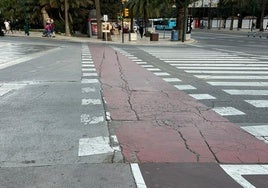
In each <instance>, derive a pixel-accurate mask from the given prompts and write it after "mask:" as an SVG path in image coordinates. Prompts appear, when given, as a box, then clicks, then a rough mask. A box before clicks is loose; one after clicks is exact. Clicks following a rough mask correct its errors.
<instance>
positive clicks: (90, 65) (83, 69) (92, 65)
mask: <svg viewBox="0 0 268 188" xmlns="http://www.w3.org/2000/svg"><path fill="white" fill-rule="evenodd" d="M87 67H89V68H94V67H95V65H94V64H89V65H88V66H87ZM87 69H88V68H82V71H86V70H87Z"/></svg>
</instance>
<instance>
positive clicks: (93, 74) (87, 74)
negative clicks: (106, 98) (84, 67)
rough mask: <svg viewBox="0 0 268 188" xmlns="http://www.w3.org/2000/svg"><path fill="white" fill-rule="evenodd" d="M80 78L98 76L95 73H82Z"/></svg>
mask: <svg viewBox="0 0 268 188" xmlns="http://www.w3.org/2000/svg"><path fill="white" fill-rule="evenodd" d="M82 76H83V77H87V76H98V74H97V73H95V72H92V73H91V72H84V73H82Z"/></svg>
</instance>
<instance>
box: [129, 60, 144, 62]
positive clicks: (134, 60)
mask: <svg viewBox="0 0 268 188" xmlns="http://www.w3.org/2000/svg"><path fill="white" fill-rule="evenodd" d="M131 61H134V62H141V61H142V60H141V59H131Z"/></svg>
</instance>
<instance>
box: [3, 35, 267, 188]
mask: <svg viewBox="0 0 268 188" xmlns="http://www.w3.org/2000/svg"><path fill="white" fill-rule="evenodd" d="M192 37H193V38H194V39H195V40H196V41H197V42H195V43H192V44H182V45H178V46H174V45H172V46H165V47H163V46H152V45H149V46H146V45H140V46H139V45H135V46H133V45H131V46H129V45H122V44H112V45H105V44H104V47H109V48H112V49H114V50H115V51H117V52H118V53H119V52H120V53H122V54H125V55H126V54H128V55H131V56H128V57H129V59H130V60H131V61H133V62H136V63H137V64H138V65H139V66H141V67H142V69H143V70H145V72H144V74H147V73H146V72H151V73H153V74H154V76H155V77H160V78H163V77H165V76H167V77H168V78H171V79H176V82H170V80H169V81H167V82H169V83H170V84H171V85H173V86H174V87H175V88H177V89H178V90H179V91H182V92H184V93H186V94H187V95H190V96H191V97H192V98H193V99H195V100H196V102H200V103H203V104H204V105H206V106H207V107H208V108H209V109H212V110H214V111H215V112H217V113H218V114H220V115H221V116H223V117H225V118H227V119H228V120H230V121H231V122H233V123H235V124H236V125H237V126H240V127H242V128H243V129H244V130H246V131H247V132H249V133H250V134H252V135H253V136H255V137H256V139H260V140H261V142H266V143H267V142H268V138H267V137H268V131H267V130H268V128H267V127H268V117H267V108H268V104H267V103H268V82H267V80H268V78H267V76H268V61H267V58H268V56H267V55H266V51H267V46H266V45H267V42H268V39H267V40H266V39H265V38H262V39H260V38H253V37H248V36H247V33H224V32H222V33H218V32H212V33H208V32H205V31H195V32H193V35H192ZM95 46H96V44H89V47H88V45H87V44H86V43H81V42H68V41H58V40H50V39H44V38H43V39H38V38H36V39H34V38H24V37H22V38H17V37H4V38H1V41H0V54H1V57H2V58H1V59H0V86H1V87H0V114H1V119H0V129H1V131H0V133H1V135H0V140H1V145H0V151H1V152H0V153H1V154H0V159H1V160H0V167H1V169H0V187H136V186H137V187H145V185H144V184H143V183H144V182H145V184H146V185H147V187H225V186H226V185H228V187H240V186H241V185H243V186H244V187H245V185H248V184H247V183H248V182H250V184H249V185H250V186H251V185H254V186H255V187H265V186H267V184H268V183H267V174H268V170H267V169H268V168H267V167H266V166H267V165H266V166H265V165H263V166H261V165H258V164H257V163H261V162H260V161H256V163H254V164H251V165H252V166H250V165H249V166H247V165H245V166H239V164H233V166H232V165H231V166H228V165H226V166H224V165H223V166H221V167H220V165H219V164H217V163H171V164H166V163H141V164H139V165H136V164H137V163H134V162H135V160H137V161H136V162H139V159H133V161H134V162H131V165H130V164H129V162H127V161H126V158H127V157H126V156H122V154H121V151H120V147H118V146H119V145H120V143H118V140H117V137H116V136H117V134H116V132H115V131H114V130H113V129H112V128H111V127H109V126H108V124H109V121H106V120H109V114H107V106H108V107H109V101H108V103H107V104H106V101H105V96H104V94H103V85H102V84H103V83H102V82H100V80H99V78H100V77H103V75H101V72H97V71H96V69H100V68H103V69H104V67H102V66H103V65H104V64H103V63H104V60H105V58H106V59H109V57H105V55H107V54H105V53H103V54H98V53H99V52H98V51H97V52H94V47H95ZM91 48H92V49H91ZM89 49H90V50H89ZM93 52H94V53H93ZM91 53H93V54H91ZM93 56H94V58H95V60H94V61H93V58H92V57H93ZM130 57H132V58H130ZM98 58H99V59H98ZM136 60H137V61H136ZM138 60H139V61H138ZM95 61H96V62H95ZM139 62H147V63H146V64H142V63H139ZM119 65H120V64H119ZM116 66H118V65H116ZM133 67H134V68H137V67H135V66H133ZM119 70H120V71H121V72H120V73H121V74H120V75H119V77H120V78H121V79H122V80H123V83H118V85H119V87H121V86H122V88H124V89H125V90H127V91H128V85H127V80H125V78H124V67H123V65H122V67H120V66H119ZM97 73H98V74H97ZM106 74H107V75H108V76H109V71H108V72H107V73H106ZM111 76H112V75H111ZM150 77H152V75H150ZM108 80H109V77H108ZM137 80H138V79H137ZM148 80H149V78H148ZM148 80H146V82H147V81H148ZM109 81H111V83H112V82H113V80H109ZM142 82H144V81H142ZM146 82H145V83H146ZM159 83H160V82H159ZM111 85H112V84H111ZM115 85H117V83H116V84H115ZM104 86H105V87H108V86H109V84H105V85H104ZM138 89H140V88H138ZM142 89H143V88H141V90H142ZM106 97H107V98H108V99H109V98H111V97H115V98H114V99H115V100H114V101H117V100H118V99H116V96H113V95H111V96H106ZM119 101H120V99H119ZM122 101H123V98H122ZM129 102H130V100H129ZM156 103H157V102H156ZM118 104H120V102H118ZM134 108H135V106H131V109H130V110H131V111H133V109H134ZM148 109H149V108H148ZM114 110H118V109H114ZM119 112H120V111H119ZM122 113H125V112H124V109H122ZM122 113H121V114H122ZM133 115H134V117H135V118H136V117H137V114H136V115H135V114H133ZM118 117H119V119H121V116H120V113H119V114H118ZM125 118H126V117H125ZM127 118H132V116H131V117H127ZM127 118H126V119H127ZM118 122H119V123H118ZM125 122H127V121H126V120H124V118H122V119H121V120H120V121H117V123H118V124H124V123H125ZM110 125H114V124H110ZM117 126H118V125H117ZM128 139H129V140H130V137H129V138H128ZM119 141H120V140H119ZM130 141H131V140H130ZM155 141H156V140H155ZM94 143H96V144H94ZM158 144H159V143H155V145H158ZM136 152H137V153H138V151H136ZM159 155H160V156H161V154H159ZM142 157H144V156H142ZM153 157H156V156H153ZM140 160H141V159H140ZM137 166H139V167H138V168H137ZM259 167H261V168H263V169H262V170H259ZM224 168H225V170H223V169H224ZM239 169H240V170H241V171H239ZM201 171H202V172H204V173H202V174H200V172H201ZM140 172H141V173H142V176H143V178H144V180H143V181H141V179H142V178H141V179H139V178H138V177H139V176H140V174H139V173H140ZM233 172H237V174H236V175H238V176H239V179H238V180H236V181H241V182H240V183H239V182H236V181H234V180H233V179H232V178H231V176H229V175H227V173H229V174H232V173H233ZM239 173H240V174H239ZM243 173H245V174H243ZM240 175H241V177H242V175H243V177H244V178H240ZM193 178H194V181H193ZM245 179H246V183H245V182H244V180H245ZM239 184H240V185H239ZM178 185H179V186H178Z"/></svg>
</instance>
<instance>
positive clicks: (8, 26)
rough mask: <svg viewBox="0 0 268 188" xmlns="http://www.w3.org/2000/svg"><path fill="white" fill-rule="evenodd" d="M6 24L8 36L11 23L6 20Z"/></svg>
mask: <svg viewBox="0 0 268 188" xmlns="http://www.w3.org/2000/svg"><path fill="white" fill-rule="evenodd" d="M4 24H5V29H6V34H8V33H10V23H9V21H7V20H5V21H4Z"/></svg>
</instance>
